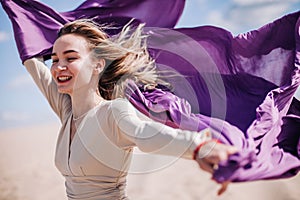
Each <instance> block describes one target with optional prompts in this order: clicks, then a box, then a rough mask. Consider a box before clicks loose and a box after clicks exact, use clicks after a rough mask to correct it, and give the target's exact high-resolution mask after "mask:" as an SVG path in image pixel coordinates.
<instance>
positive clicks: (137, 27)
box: [1, 0, 300, 199]
mask: <svg viewBox="0 0 300 200" xmlns="http://www.w3.org/2000/svg"><path fill="white" fill-rule="evenodd" d="M91 2H92V1H86V2H85V3H84V4H82V5H81V6H80V9H75V10H74V11H72V12H69V13H62V14H61V13H56V12H53V11H52V10H50V11H49V10H48V9H47V7H46V6H45V5H41V4H40V3H37V2H35V1H28V4H30V6H27V4H26V3H24V5H23V4H22V5H21V7H20V5H19V4H18V3H20V2H19V1H1V3H2V4H3V5H4V8H5V9H6V10H7V13H8V14H10V16H11V20H12V23H13V24H14V28H15V32H16V33H18V34H15V37H16V42H17V44H18V47H19V52H20V56H21V58H22V60H23V61H24V65H25V66H26V68H27V70H28V71H29V73H30V74H31V75H32V77H33V78H34V80H35V82H36V84H37V85H38V86H39V88H40V90H41V91H42V93H43V94H44V96H45V97H46V99H47V100H48V102H49V103H50V105H51V107H52V108H53V110H54V111H55V113H56V114H57V115H58V116H59V118H60V120H61V123H62V128H61V130H60V134H59V138H58V142H57V150H56V156H55V158H56V160H55V163H56V166H57V168H58V169H59V171H60V172H61V173H62V174H63V175H64V177H65V179H66V187H67V188H66V189H67V194H68V197H69V199H76V198H77V199H78V198H79V199H97V198H100V197H101V198H102V197H103V198H126V195H125V189H124V187H125V183H126V176H127V173H128V170H129V164H130V160H131V158H132V150H133V147H135V146H137V147H139V148H140V149H141V150H142V151H144V152H147V153H157V154H162V155H168V156H173V157H182V158H187V159H195V160H196V161H197V163H198V164H199V165H200V167H201V168H202V169H204V170H205V171H207V172H209V173H211V174H212V176H213V179H214V180H216V181H217V182H218V183H222V184H223V185H222V186H223V187H222V188H221V190H220V192H223V191H224V190H225V189H226V187H227V185H228V183H229V181H234V182H239V181H249V180H261V179H272V178H285V177H290V176H294V175H295V174H296V173H297V172H298V171H299V168H300V161H299V152H298V149H299V145H300V141H299V134H298V132H297V130H299V119H300V117H299V107H300V106H299V104H300V103H299V101H298V100H297V99H295V98H294V93H295V91H296V89H297V87H298V85H299V73H300V71H299V60H300V58H299V54H298V53H297V52H298V51H299V47H298V41H299V40H300V36H299V33H298V30H299V29H298V28H299V26H300V24H299V15H300V12H296V13H292V14H289V15H287V16H283V17H282V18H280V19H278V20H276V21H274V22H272V23H269V24H268V25H266V26H264V27H262V28H260V29H258V30H255V31H251V32H248V33H245V34H240V35H238V36H236V37H233V36H232V34H231V33H230V32H228V31H227V30H224V29H222V28H219V27H213V26H202V27H195V28H189V29H188V28H186V29H164V28H158V27H156V28H155V27H151V28H149V27H148V28H147V27H146V28H143V25H142V24H141V23H140V21H143V20H145V22H146V25H149V24H150V25H153V24H156V22H157V23H158V24H156V25H157V26H163V27H170V26H171V27H172V26H174V21H176V20H177V19H178V18H177V16H178V15H179V14H180V10H181V7H180V6H179V8H178V9H177V11H176V12H175V11H174V1H170V2H169V3H166V4H164V6H166V7H168V6H170V7H168V8H170V10H172V11H173V13H172V16H168V17H170V18H168V17H167V19H165V18H164V17H162V16H160V15H159V18H160V20H159V22H158V21H157V19H156V17H157V15H155V16H153V17H154V18H152V15H149V16H150V18H151V19H147V17H146V19H145V18H143V17H145V16H144V15H143V16H142V17H141V18H138V17H137V19H138V20H135V21H131V22H133V23H132V24H131V25H132V27H134V28H132V27H130V26H128V22H130V19H128V18H129V17H128V15H127V14H128V13H127V14H126V15H125V16H122V15H121V16H120V15H118V14H119V13H118V12H117V15H114V14H115V12H116V10H115V9H112V10H110V12H111V13H110V15H109V16H110V17H109V18H107V16H106V15H105V16H104V18H101V17H103V16H97V17H99V18H100V19H101V20H103V21H106V20H108V22H111V20H115V21H116V22H117V23H118V25H119V24H120V26H121V27H122V28H121V29H120V26H117V27H116V28H113V29H109V30H105V31H107V32H108V33H109V34H108V35H109V36H107V35H106V34H105V33H104V32H103V29H102V27H101V26H100V27H99V26H98V25H97V24H96V23H95V22H92V21H91V20H75V19H74V18H76V17H77V16H82V14H83V13H82V9H87V10H85V12H84V14H86V15H85V16H87V18H93V19H96V20H99V18H97V17H96V18H95V16H94V14H93V13H94V9H95V5H98V4H91ZM133 2H134V3H133ZM153 2H154V3H153ZM164 2H167V1H164ZM176 2H177V3H178V4H177V5H183V3H184V1H176ZM98 3H99V2H98ZM118 3H121V1H110V2H107V1H103V5H101V6H99V8H97V9H102V8H104V7H105V8H107V9H108V10H109V9H110V8H111V6H116V5H118V6H121V7H122V6H125V8H126V9H124V7H123V8H122V9H121V10H122V12H121V11H120V12H121V13H123V12H124V11H126V12H127V11H130V12H129V14H132V13H134V14H136V12H135V11H136V10H139V9H141V10H143V9H146V10H147V9H148V6H149V4H151V5H152V6H153V4H154V8H157V9H158V8H161V6H162V5H161V4H160V3H158V2H156V3H155V1H154V0H144V1H134V0H128V1H122V4H118ZM123 3H124V4H123ZM127 3H128V4H127ZM131 3H132V4H131ZM135 3H137V4H138V3H141V4H138V5H143V6H145V8H144V7H143V8H141V7H139V6H138V7H137V8H138V9H132V6H133V5H134V6H136V4H135ZM127 6H128V7H127ZM156 6H157V7H156ZM33 7H34V8H35V9H32V8H33ZM96 7H97V6H96ZM117 8H119V7H117ZM152 8H153V7H152ZM14 9H15V10H14ZM127 9H128V10H127ZM20 10H22V12H19V11H20ZM117 10H118V9H117ZM133 10H134V11H133ZM175 10H176V9H175ZM37 11H38V12H37ZM48 11H49V12H48ZM131 11H132V12H131ZM164 12H165V9H163V10H162V14H163V13H164ZM41 13H43V14H42V15H41ZM99 13H101V14H103V13H105V12H99ZM174 13H175V14H174ZM32 15H34V16H35V15H37V16H38V17H32ZM168 15H169V13H168ZM129 16H131V17H132V15H129ZM147 16H148V15H147ZM131 17H130V18H131ZM20 18H21V19H23V20H24V21H25V22H24V21H22V20H21V22H23V24H21V25H20V24H19V22H20V20H19V19H20ZM35 19H39V21H35ZM42 19H43V20H42ZM155 19H156V20H155ZM26 20H27V21H26ZM101 20H100V21H101ZM165 20H166V21H165ZM58 21H60V23H62V24H64V26H63V27H62V28H61V29H60V30H61V31H60V34H59V37H58V38H57V39H55V40H51V39H53V37H54V36H53V35H52V34H51V31H49V27H52V28H53V30H58V27H57V22H58ZM67 21H72V22H68V23H65V22H67ZM44 22H45V23H44ZM50 22H51V23H50ZM39 23H42V25H41V26H37V24H39ZM162 24H163V25H162ZM27 25H29V26H27ZM31 28H33V29H32V30H36V29H38V30H40V31H38V32H37V33H39V34H36V33H35V32H34V33H32V34H36V36H37V37H38V38H39V39H40V40H41V44H36V45H35V43H32V41H31V40H32V35H31V34H29V33H28V32H26V31H25V30H26V29H29V30H31ZM87 29H89V30H90V31H87ZM142 30H144V32H143V31H142ZM20 32H21V33H22V34H19V33H20ZM99 32H103V33H101V34H100V35H99V34H98V33H99ZM26 37H28V41H27V40H26ZM24 38H25V39H24ZM95 40H96V41H95ZM52 42H53V44H54V46H53V49H51V48H50V46H51V47H52ZM50 50H51V52H49V51H50ZM295 52H296V54H295ZM49 55H51V57H52V61H53V64H52V67H51V73H50V71H49V69H48V68H47V67H46V66H45V65H44V63H43V62H42V61H41V60H38V59H36V58H34V57H36V56H43V57H44V58H49ZM166 69H167V70H166ZM172 69H174V70H175V71H176V72H177V74H179V75H178V76H177V74H176V76H175V79H172V78H174V76H173V77H167V81H169V80H170V82H171V85H172V86H173V87H174V90H173V91H171V90H170V88H168V87H166V86H169V85H168V84H165V83H166V82H167V81H166V80H165V79H163V78H164V77H162V76H161V74H160V72H164V71H168V70H172ZM180 75H182V76H180ZM178 77H183V80H182V79H180V80H179V79H178ZM168 78H170V79H168ZM161 79H163V80H161ZM186 85H188V86H189V87H185V86H186ZM174 93H175V94H176V95H177V96H176V95H174ZM193 97H195V98H193ZM187 100H188V101H190V102H191V104H189V102H188V101H187ZM157 121H158V122H157ZM163 124H165V125H168V126H165V125H163ZM171 127H172V128H171ZM232 145H234V146H235V147H232ZM238 150H239V151H238ZM143 170H144V169H143ZM145 171H146V170H145ZM86 191H89V192H86Z"/></svg>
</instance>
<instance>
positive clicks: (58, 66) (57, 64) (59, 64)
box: [52, 62, 67, 71]
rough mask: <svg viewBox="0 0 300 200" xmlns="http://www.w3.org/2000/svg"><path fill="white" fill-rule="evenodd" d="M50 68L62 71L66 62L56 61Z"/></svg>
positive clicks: (65, 67) (65, 66)
mask: <svg viewBox="0 0 300 200" xmlns="http://www.w3.org/2000/svg"><path fill="white" fill-rule="evenodd" d="M52 69H53V70H55V71H64V70H66V69H67V65H66V63H63V62H58V63H56V64H55V65H53V66H52Z"/></svg>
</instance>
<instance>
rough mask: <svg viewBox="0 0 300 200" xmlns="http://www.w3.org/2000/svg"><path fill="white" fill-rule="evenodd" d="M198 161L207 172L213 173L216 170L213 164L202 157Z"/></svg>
mask: <svg viewBox="0 0 300 200" xmlns="http://www.w3.org/2000/svg"><path fill="white" fill-rule="evenodd" d="M197 161H198V165H199V167H200V168H201V169H203V170H204V171H206V172H208V173H210V174H212V173H213V172H214V170H213V167H212V165H211V164H209V163H207V162H205V161H204V160H202V159H199V160H197Z"/></svg>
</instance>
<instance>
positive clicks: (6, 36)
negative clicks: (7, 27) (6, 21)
mask: <svg viewBox="0 0 300 200" xmlns="http://www.w3.org/2000/svg"><path fill="white" fill-rule="evenodd" d="M7 40H9V34H8V33H6V32H4V31H0V42H4V41H7Z"/></svg>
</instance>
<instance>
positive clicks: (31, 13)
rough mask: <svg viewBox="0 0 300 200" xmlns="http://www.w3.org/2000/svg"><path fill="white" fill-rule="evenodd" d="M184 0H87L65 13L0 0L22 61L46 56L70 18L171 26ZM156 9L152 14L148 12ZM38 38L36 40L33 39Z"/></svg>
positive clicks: (22, 0) (31, 2)
mask: <svg viewBox="0 0 300 200" xmlns="http://www.w3.org/2000/svg"><path fill="white" fill-rule="evenodd" d="M184 3H185V0H164V1H160V0H141V1H139V0H126V1H124V0H115V1H110V0H87V1H85V2H84V3H82V4H81V5H80V6H79V7H78V8H76V9H74V10H72V11H68V12H56V11H55V10H53V9H52V8H50V7H49V6H47V5H45V4H43V3H40V2H38V1H35V0H1V4H2V7H3V8H4V10H5V11H6V13H7V15H8V16H9V18H10V20H11V23H12V25H13V30H14V35H15V40H16V44H17V47H18V51H19V53H20V57H21V60H22V61H23V62H24V61H25V60H26V59H28V58H30V57H33V56H48V55H50V54H51V47H52V44H53V42H54V41H55V39H56V37H57V32H58V30H59V29H60V28H61V27H62V26H63V25H64V24H65V23H66V22H69V21H73V20H75V19H79V18H80V19H81V18H93V19H94V20H95V21H97V22H98V23H115V25H116V26H121V27H122V26H123V25H125V24H126V23H128V22H129V21H130V20H131V19H132V18H135V19H136V21H139V22H145V23H146V26H148V27H152V26H153V27H156V26H158V27H167V28H169V27H174V26H175V24H176V22H177V20H178V19H179V17H180V15H181V13H182V11H183V8H184ZM154 10H155V14H153V15H151V14H150V13H153V11H154ZM36 41H38V42H36Z"/></svg>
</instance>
